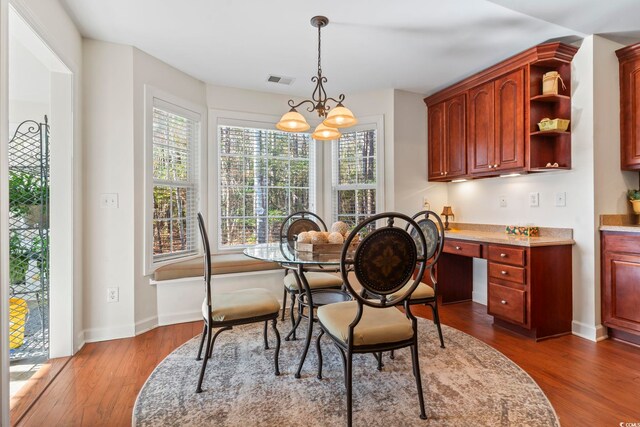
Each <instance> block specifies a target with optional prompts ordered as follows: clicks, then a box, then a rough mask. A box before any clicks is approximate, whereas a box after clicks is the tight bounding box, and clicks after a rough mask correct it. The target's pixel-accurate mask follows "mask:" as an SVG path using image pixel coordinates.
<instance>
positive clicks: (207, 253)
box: [198, 212, 212, 316]
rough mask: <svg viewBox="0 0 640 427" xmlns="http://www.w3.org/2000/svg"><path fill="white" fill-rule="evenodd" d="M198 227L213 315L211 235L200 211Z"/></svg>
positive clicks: (206, 289) (208, 302) (206, 288)
mask: <svg viewBox="0 0 640 427" xmlns="http://www.w3.org/2000/svg"><path fill="white" fill-rule="evenodd" d="M198 228H200V237H201V238H202V248H203V249H204V251H203V252H204V254H203V256H204V283H205V292H206V295H207V305H208V306H209V316H211V304H212V301H211V247H210V246H209V236H208V235H207V229H206V228H205V226H204V218H203V216H202V214H201V213H200V212H198Z"/></svg>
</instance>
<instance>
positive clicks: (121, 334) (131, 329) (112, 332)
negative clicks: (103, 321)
mask: <svg viewBox="0 0 640 427" xmlns="http://www.w3.org/2000/svg"><path fill="white" fill-rule="evenodd" d="M133 336H135V326H134V325H119V326H113V327H109V328H94V329H85V331H84V342H85V343H88V342H97V341H109V340H117V339H120V338H130V337H133Z"/></svg>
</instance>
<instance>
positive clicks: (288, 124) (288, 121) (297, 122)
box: [276, 108, 311, 132]
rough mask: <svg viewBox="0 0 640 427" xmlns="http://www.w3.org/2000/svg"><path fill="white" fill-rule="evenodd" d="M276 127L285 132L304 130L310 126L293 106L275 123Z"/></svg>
mask: <svg viewBox="0 0 640 427" xmlns="http://www.w3.org/2000/svg"><path fill="white" fill-rule="evenodd" d="M276 128H278V129H280V130H282V131H285V132H304V131H306V130H309V128H311V126H310V125H309V123H307V120H306V119H305V118H304V116H303V115H302V114H300V113H298V112H297V111H296V110H295V108H293V109H291V111H289V112H288V113H285V114H284V115H283V116H282V118H281V119H280V121H279V122H278V123H276Z"/></svg>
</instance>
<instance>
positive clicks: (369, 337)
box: [318, 301, 413, 346]
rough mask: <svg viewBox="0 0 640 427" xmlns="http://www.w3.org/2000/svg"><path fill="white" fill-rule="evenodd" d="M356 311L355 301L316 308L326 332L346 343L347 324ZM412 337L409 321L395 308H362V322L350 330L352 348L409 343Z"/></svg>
mask: <svg viewBox="0 0 640 427" xmlns="http://www.w3.org/2000/svg"><path fill="white" fill-rule="evenodd" d="M357 312H358V302H357V301H348V302H339V303H336V304H329V305H324V306H322V307H319V308H318V319H320V321H321V322H322V324H323V325H324V327H325V329H326V331H327V332H328V333H329V334H331V335H333V336H334V337H335V338H337V339H339V340H340V341H341V342H343V343H345V344H346V343H347V340H348V338H349V325H350V324H351V323H352V322H353V319H354V318H355V317H356V314H357ZM412 336H413V327H412V324H411V320H410V319H408V318H407V316H406V315H405V314H404V313H402V312H401V311H400V310H398V309H396V308H395V307H389V308H374V307H369V306H364V307H363V312H362V319H361V320H360V322H359V323H358V324H357V325H356V327H355V328H354V330H353V345H354V346H363V345H374V344H380V343H391V342H399V341H406V340H410V339H411V337H412Z"/></svg>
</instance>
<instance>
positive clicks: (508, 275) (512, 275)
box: [489, 261, 525, 284]
mask: <svg viewBox="0 0 640 427" xmlns="http://www.w3.org/2000/svg"><path fill="white" fill-rule="evenodd" d="M524 276H525V270H524V267H514V266H512V265H507V264H498V263H495V262H491V261H489V277H490V278H491V277H495V278H496V279H502V280H508V281H510V282H516V283H522V284H524V283H525V280H524V279H525V277H524Z"/></svg>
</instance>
